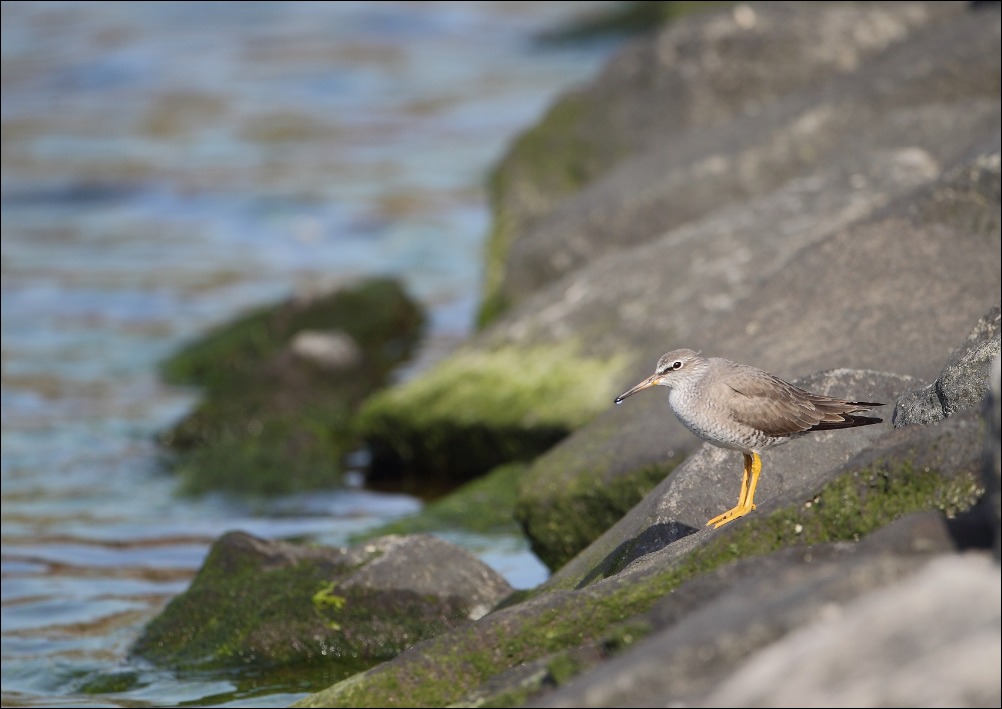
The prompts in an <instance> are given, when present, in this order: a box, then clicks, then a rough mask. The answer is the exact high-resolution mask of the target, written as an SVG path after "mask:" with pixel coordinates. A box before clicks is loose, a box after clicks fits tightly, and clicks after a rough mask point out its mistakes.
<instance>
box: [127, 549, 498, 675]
mask: <svg viewBox="0 0 1002 709" xmlns="http://www.w3.org/2000/svg"><path fill="white" fill-rule="evenodd" d="M446 559H448V560H450V562H451V565H450V568H449V570H448V573H446V572H444V571H443V572H442V573H441V574H438V577H437V578H436V579H434V581H433V582H432V581H428V580H427V579H426V578H425V576H426V574H424V573H423V571H424V570H426V569H427V568H434V567H436V566H439V565H442V564H444V563H445V560H446ZM376 561H378V562H379V563H378V565H377V566H376V567H372V566H371V565H372V564H373V563H374V562H376ZM510 591H511V588H510V586H508V584H507V583H506V582H505V581H504V580H503V579H502V578H501V577H500V576H499V575H497V574H496V573H495V572H493V571H492V570H491V569H489V568H488V567H486V566H485V565H484V564H483V563H482V562H480V561H479V560H477V559H476V558H475V557H473V556H472V555H470V554H469V553H467V552H465V551H464V550H462V549H460V548H459V547H455V546H453V545H451V544H448V543H447V542H444V541H442V540H439V539H435V538H434V537H428V536H422V535H413V536H410V537H396V536H387V537H381V538H380V539H378V540H373V541H370V542H367V543H366V544H364V545H359V546H355V547H350V548H339V547H312V546H304V545H296V544H290V543H287V542H280V541H269V540H264V539H259V538H256V537H252V536H251V535H249V534H246V533H243V532H230V533H228V534H226V535H224V536H223V537H221V538H220V539H219V540H218V541H217V542H216V543H215V544H214V545H213V547H212V549H211V550H210V551H209V554H208V556H207V558H206V560H205V562H204V563H203V565H202V567H201V569H199V571H198V574H197V575H196V576H195V578H194V580H193V581H192V583H191V586H190V587H189V588H188V590H187V591H185V592H184V593H182V594H181V595H179V596H177V597H175V598H174V599H173V600H172V601H171V602H170V603H169V604H168V605H167V607H166V608H165V609H164V611H163V612H162V613H161V614H160V615H159V616H157V617H156V618H154V620H153V621H152V622H150V623H149V625H147V626H146V628H145V630H144V632H143V634H142V636H141V637H140V638H139V640H138V642H137V643H136V644H135V646H134V647H133V649H132V652H133V654H135V655H138V656H141V657H143V658H145V659H147V660H149V661H151V662H153V663H155V664H158V665H163V666H167V667H170V668H173V669H178V670H195V669H208V668H225V667H248V666H252V667H258V668H274V667H281V666H291V665H310V664H319V665H327V666H330V665H334V666H336V667H338V668H340V667H346V668H349V669H354V670H358V669H361V668H364V667H366V666H369V665H371V664H373V663H374V662H376V661H379V660H385V659H387V658H390V657H393V656H395V655H397V654H399V653H400V652H402V651H403V650H404V649H406V648H407V647H410V646H411V645H413V644H414V643H416V642H419V641H421V640H422V639H425V638H428V637H432V636H434V635H437V634H439V633H441V632H442V631H444V630H446V629H448V628H451V627H454V626H456V625H458V624H463V623H467V622H469V621H470V620H471V618H475V617H479V616H480V615H482V614H483V613H484V612H486V609H487V608H490V607H491V606H493V605H494V604H495V603H496V602H497V601H498V600H500V599H501V598H503V597H504V596H505V595H507V594H508V593H509V592H510Z"/></svg>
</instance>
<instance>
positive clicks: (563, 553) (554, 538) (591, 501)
mask: <svg viewBox="0 0 1002 709" xmlns="http://www.w3.org/2000/svg"><path fill="white" fill-rule="evenodd" d="M556 462H557V461H556V460H553V459H552V457H550V456H547V455H544V456H542V457H541V458H540V459H538V460H537V461H536V463H534V464H533V466H532V468H531V469H530V470H529V471H528V472H527V473H526V474H525V475H523V476H522V481H523V482H522V485H521V486H520V489H519V497H518V502H517V503H516V507H515V514H516V518H517V519H518V521H519V523H520V524H521V526H522V530H523V531H524V533H525V535H526V537H528V539H529V543H530V545H531V547H532V551H533V552H534V553H535V554H536V556H538V557H539V559H540V561H542V562H543V563H544V564H546V566H547V567H549V569H550V570H551V571H552V570H555V569H559V568H560V567H561V566H563V565H564V564H565V563H567V562H568V561H570V560H571V559H573V558H574V557H575V556H576V555H577V554H578V552H580V551H581V550H582V549H585V548H586V547H587V546H588V545H589V544H591V543H592V542H593V541H595V540H596V539H598V538H599V537H600V536H601V535H602V533H603V532H605V530H607V529H608V528H609V527H611V526H612V525H613V524H615V523H616V522H617V521H618V520H619V519H620V518H621V517H622V516H623V515H625V514H626V513H627V512H629V511H630V510H631V509H632V508H633V506H634V505H636V504H637V503H638V502H640V500H642V499H643V498H644V496H645V495H646V494H647V493H649V492H650V491H651V490H653V489H654V487H655V486H656V485H657V484H658V483H659V482H661V481H662V480H664V478H665V477H667V476H668V475H669V474H670V473H671V471H672V470H674V469H675V466H676V465H677V464H678V463H677V462H669V463H665V464H654V463H652V464H651V465H647V466H644V467H641V468H637V469H635V470H631V471H629V472H627V473H622V474H619V475H615V476H611V477H608V476H606V475H605V474H604V472H605V469H603V468H601V467H598V466H596V467H594V468H592V469H590V470H584V471H578V475H575V476H573V477H572V478H569V479H568V482H569V483H571V484H569V485H567V486H565V487H562V488H560V490H559V491H555V490H552V489H546V490H539V489H538V483H539V481H540V480H542V479H546V480H549V481H551V482H552V481H553V480H554V479H555V476H552V475H547V474H546V473H539V472H538V470H537V469H542V468H549V467H550V466H552V465H554V464H555V463H556ZM537 493H538V494H537Z"/></svg>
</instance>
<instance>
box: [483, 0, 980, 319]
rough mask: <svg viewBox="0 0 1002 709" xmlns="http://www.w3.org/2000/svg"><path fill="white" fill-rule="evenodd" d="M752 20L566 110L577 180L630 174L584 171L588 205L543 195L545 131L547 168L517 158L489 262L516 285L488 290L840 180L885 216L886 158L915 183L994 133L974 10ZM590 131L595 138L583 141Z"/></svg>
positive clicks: (639, 65) (687, 42)
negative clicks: (902, 158)
mask: <svg viewBox="0 0 1002 709" xmlns="http://www.w3.org/2000/svg"><path fill="white" fill-rule="evenodd" d="M742 8H743V11H738V10H735V11H733V12H730V11H728V12H720V13H715V14H709V15H703V16H699V17H696V18H693V19H691V20H690V21H687V22H683V23H679V24H677V25H674V26H669V27H666V28H665V29H664V30H663V31H662V32H661V33H660V34H659V35H657V36H655V37H652V38H650V39H648V40H645V41H641V42H638V43H636V44H635V45H634V46H632V47H631V48H629V49H627V50H626V51H624V52H623V53H622V55H621V56H620V57H619V58H618V59H617V60H616V61H613V62H612V63H610V65H609V66H608V67H607V69H606V70H605V72H603V74H602V75H601V76H599V77H598V78H597V79H596V80H595V81H594V82H593V83H592V84H591V85H589V86H588V87H587V88H585V89H582V90H580V91H578V92H575V93H573V94H571V95H570V96H569V97H568V98H567V99H565V101H564V103H565V104H570V106H569V107H567V108H566V109H565V110H560V106H559V105H558V107H557V108H555V109H554V112H553V114H552V121H553V123H554V125H553V127H552V129H550V130H551V132H552V133H554V137H553V139H552V142H554V143H557V144H559V143H561V142H562V141H568V137H567V134H568V133H572V134H573V135H574V136H575V137H576V138H578V139H579V140H583V141H585V142H587V143H588V144H587V145H586V146H582V145H580V144H576V150H574V151H573V152H571V151H568V152H571V155H569V156H568V157H567V159H566V162H569V163H572V164H574V165H577V164H578V163H581V162H588V157H581V156H589V157H591V156H615V159H601V158H600V159H597V160H593V163H592V164H589V166H588V168H586V169H583V170H582V169H580V168H579V169H578V170H577V171H575V175H577V174H579V173H582V172H583V173H584V174H587V175H590V179H589V180H587V181H586V184H585V186H584V187H581V182H580V181H574V180H567V179H563V180H560V181H557V184H558V185H559V186H560V188H557V189H552V188H551V187H550V186H549V185H546V184H545V177H544V178H542V179H540V178H539V177H538V176H539V174H540V173H543V174H544V175H545V171H543V170H540V169H535V167H534V166H535V163H536V162H538V161H539V160H540V159H541V157H540V156H546V157H547V158H549V159H550V160H551V162H552V158H553V152H551V151H547V150H546V147H547V146H546V141H545V135H546V131H547V129H548V126H547V122H546V121H545V120H544V123H543V126H542V127H541V128H536V129H534V131H533V135H532V136H531V140H530V139H529V138H527V139H526V140H525V142H526V143H528V144H531V145H532V146H533V147H534V148H535V151H534V152H529V151H524V152H520V151H519V150H518V144H516V149H515V150H514V151H513V154H512V155H511V156H510V157H509V159H508V160H507V161H506V162H505V163H504V164H503V166H502V168H501V170H500V172H501V177H500V178H499V179H497V180H496V181H495V183H496V184H499V185H500V186H499V187H498V188H497V189H496V191H495V198H494V201H495V212H496V214H495V224H496V227H495V242H498V241H505V240H507V242H508V243H509V244H510V246H508V247H505V248H502V247H501V246H500V245H498V244H497V243H495V244H492V249H491V254H492V256H491V258H492V259H497V258H498V254H504V262H503V266H498V265H495V264H489V267H488V273H489V274H490V273H492V272H495V271H496V272H499V273H503V279H500V278H499V279H497V281H498V282H497V283H492V282H491V281H490V279H489V281H488V289H489V290H492V289H496V290H497V291H499V292H500V293H501V296H500V297H501V299H503V300H504V301H505V302H508V303H511V304H518V303H520V302H523V301H524V300H525V299H526V298H527V297H529V296H531V295H532V294H533V293H534V292H535V291H536V290H538V289H539V288H541V287H546V286H547V285H548V284H549V283H550V282H552V280H553V279H555V278H559V277H561V276H564V275H567V274H568V273H570V272H572V271H574V270H576V269H578V268H580V267H581V266H583V265H586V264H588V263H591V262H593V261H594V260H596V259H597V258H598V257H600V256H602V255H605V254H614V253H619V252H622V251H623V250H624V249H626V248H628V247H630V246H634V245H639V244H642V243H646V242H649V241H650V240H651V239H652V238H656V237H657V235H658V234H660V233H663V232H665V231H668V230H671V229H674V228H677V227H680V226H682V225H684V224H686V223H690V222H694V221H698V220H699V219H701V218H703V217H705V216H707V215H709V214H711V213H714V212H718V211H719V210H721V209H725V208H728V207H732V206H735V207H738V206H740V205H742V204H745V203H747V202H748V201H749V200H755V199H758V198H760V197H764V196H766V195H769V194H771V193H773V192H775V191H776V190H778V189H781V188H783V187H784V186H785V185H787V184H788V183H789V182H790V181H791V180H795V181H797V182H799V183H800V187H801V189H802V190H804V191H807V192H810V190H811V189H812V188H817V187H818V186H819V183H821V184H823V183H824V181H825V176H826V173H827V172H829V171H831V170H833V169H834V170H836V171H837V172H839V173H841V177H842V179H843V180H844V181H845V183H846V184H847V185H848V186H850V187H851V189H850V190H849V191H850V192H856V193H857V194H858V196H859V197H860V198H861V200H862V201H861V203H860V204H859V207H860V208H862V209H864V210H865V208H866V200H867V193H868V192H870V191H872V190H876V192H877V193H878V194H877V195H875V197H877V199H878V200H879V193H881V192H884V191H886V189H887V180H888V176H884V175H881V170H880V169H879V168H877V169H874V167H873V158H874V157H877V158H881V157H883V158H884V160H886V156H890V155H893V153H894V152H895V151H911V155H912V161H913V163H912V164H911V165H904V166H903V168H904V171H905V173H912V174H913V175H914V174H915V172H916V168H920V169H919V173H918V174H921V170H923V169H924V170H926V171H928V170H929V169H930V168H931V169H932V170H934V171H935V170H938V169H941V168H942V167H943V166H944V165H949V164H950V163H952V162H954V161H956V160H957V159H958V158H959V157H960V156H961V155H963V154H964V153H965V151H967V150H968V148H969V146H970V140H971V138H972V137H974V138H975V139H977V137H978V136H985V135H991V133H992V132H996V133H997V131H994V127H995V126H996V125H997V121H998V118H997V116H998V105H997V104H998V101H997V97H998V85H997V84H998V71H999V61H998V59H994V58H991V57H989V54H990V53H992V52H993V51H994V48H995V45H996V43H997V41H998V38H997V36H993V28H992V26H991V25H992V23H991V19H990V18H989V20H988V21H986V19H985V18H984V17H983V16H981V15H979V14H978V13H970V12H968V11H967V9H966V8H965V7H964V6H963V5H960V4H953V5H947V4H935V3H859V4H855V3H833V4H828V5H825V6H820V7H810V8H808V7H797V6H796V5H795V4H791V3H755V4H748V5H743V6H742ZM929 56H935V57H937V61H935V62H930V61H928V59H927V57H929ZM940 60H942V61H940ZM571 107H572V108H571ZM568 113H570V114H572V116H574V118H572V119H570V120H568V117H567V114H568ZM954 121H961V122H962V124H963V125H961V124H957V123H953V122H954ZM569 123H570V125H568V124H569ZM951 124H952V125H951ZM588 125H590V126H592V127H593V128H594V130H593V131H592V132H591V133H590V134H586V137H584V138H583V139H582V138H580V132H581V131H580V128H581V127H583V126H588ZM948 126H949V127H948ZM541 132H542V133H544V137H541V136H540V135H538V134H539V133H541ZM540 143H542V145H541V144H540ZM915 160H917V161H918V163H917V164H916V163H915V162H914V161H915ZM520 162H521V163H525V164H524V165H520V164H519V163H520ZM597 165H602V166H604V168H599V167H597ZM612 165H615V168H614V169H610V168H611V166H612ZM888 172H893V170H888ZM509 173H511V174H510V175H509ZM927 174H928V173H927ZM512 176H518V177H520V178H521V179H519V180H516V179H513V177H512ZM903 176H904V177H906V179H908V178H910V177H911V176H910V175H908V174H905V175H903ZM828 179H829V180H830V179H831V178H830V177H829V178H828ZM912 179H913V178H912ZM540 183H544V184H542V185H541V184H540ZM881 183H883V184H881ZM571 186H573V188H574V189H576V190H577V192H576V193H573V192H571V191H568V190H569V188H570V187H571ZM832 187H833V188H834V189H835V191H836V192H841V191H845V188H840V187H838V186H837V183H836V184H834V185H833V186H832ZM561 188H562V189H561ZM821 189H825V190H826V191H828V190H829V189H831V188H829V187H828V186H827V185H824V186H823V187H821ZM567 195H570V196H567ZM557 196H559V197H565V198H564V199H562V200H559V201H558V200H557V199H556V198H555V197H557ZM833 198H834V200H836V201H837V200H838V199H839V196H838V195H837V194H836V195H834V196H833ZM822 230H823V227H822ZM755 241H756V242H760V241H761V239H755ZM746 243H747V242H746ZM490 297H492V296H491V294H489V295H488V299H490Z"/></svg>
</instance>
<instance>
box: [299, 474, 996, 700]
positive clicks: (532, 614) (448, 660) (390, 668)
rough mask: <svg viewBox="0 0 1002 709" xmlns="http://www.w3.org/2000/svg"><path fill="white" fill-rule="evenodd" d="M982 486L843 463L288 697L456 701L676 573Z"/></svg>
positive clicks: (620, 624) (699, 571)
mask: <svg viewBox="0 0 1002 709" xmlns="http://www.w3.org/2000/svg"><path fill="white" fill-rule="evenodd" d="M981 492H982V491H981V490H980V488H979V487H978V485H977V482H976V475H975V474H974V473H960V474H957V475H953V476H948V477H947V476H941V475H939V474H938V473H936V471H931V470H927V469H917V468H913V467H912V466H911V465H910V464H908V463H900V464H898V465H894V464H890V463H888V464H887V465H884V466H881V467H878V468H873V469H866V470H854V471H851V472H847V473H845V474H844V475H842V476H840V477H839V478H838V479H836V480H835V481H833V482H832V483H831V484H830V485H828V486H827V487H826V488H825V489H824V490H823V491H822V492H821V493H820V494H818V495H817V496H816V497H815V498H814V499H813V500H812V501H811V504H810V505H805V504H801V503H798V504H795V505H790V506H788V507H785V508H782V509H780V510H778V511H776V512H775V513H773V514H771V515H768V516H764V517H758V518H747V519H745V520H742V524H737V525H733V526H730V527H727V528H725V529H722V530H704V531H702V532H699V533H697V534H694V535H692V536H691V537H688V538H687V539H686V540H685V541H684V542H682V543H681V544H679V545H678V546H675V545H673V546H675V549H676V550H677V552H676V553H674V554H673V555H671V556H670V557H669V558H664V559H662V562H663V563H659V564H647V565H644V566H642V567H635V568H634V567H631V569H630V570H629V571H628V572H626V573H621V572H622V571H623V569H625V564H624V565H623V566H617V567H616V568H614V569H607V573H605V574H601V573H600V574H597V575H591V576H590V578H589V579H588V580H587V581H585V582H583V583H582V584H579V585H577V586H576V587H575V588H573V589H566V590H550V591H549V592H546V593H543V594H539V595H536V594H528V598H527V597H526V595H523V596H522V599H523V602H522V603H519V604H516V605H510V604H506V606H505V607H504V608H502V609H500V610H498V611H495V612H494V613H491V614H489V615H488V616H486V617H485V618H483V619H481V620H480V621H478V622H477V623H476V624H474V625H470V626H466V627H462V628H458V629H456V630H454V631H451V632H449V633H447V634H445V635H443V636H440V637H436V638H434V639H432V640H430V641H429V642H427V643H425V644H423V645H422V647H421V652H414V651H410V652H407V653H405V654H403V655H401V656H399V657H397V658H395V659H394V660H392V661H390V662H388V663H383V664H382V665H380V666H378V667H375V668H373V669H371V670H369V671H367V672H365V673H363V674H360V675H356V676H354V677H351V678H349V679H347V680H344V681H342V682H339V683H338V684H335V685H333V686H332V687H330V688H328V689H326V690H324V691H322V692H319V693H317V694H313V695H310V696H308V697H305V698H304V699H302V700H300V701H299V702H298V703H297V704H296V705H295V706H303V707H311V706H329V707H338V706H354V707H393V706H448V705H451V704H457V703H458V704H463V703H464V702H465V701H466V699H467V698H468V697H471V696H475V695H476V693H477V692H478V690H479V688H481V687H483V686H485V685H487V684H488V683H490V682H491V681H492V680H494V681H495V682H498V684H503V683H501V682H499V681H498V679H497V678H499V677H500V676H501V675H503V674H504V673H507V672H510V671H511V669H512V668H515V667H521V666H524V665H525V664H527V663H532V662H535V661H537V660H540V659H546V658H550V659H549V660H547V662H551V663H552V662H553V661H554V660H557V661H559V658H560V657H561V656H562V654H563V653H566V652H568V651H569V650H571V649H573V648H578V647H585V646H589V645H598V646H600V647H603V648H606V649H607V650H609V651H614V650H615V649H617V648H618V647H621V646H623V645H625V644H629V643H632V642H635V641H636V640H638V639H640V638H641V637H643V635H644V634H645V632H647V629H648V628H649V627H650V626H648V625H647V624H646V623H645V622H644V617H643V614H645V613H647V612H648V611H649V610H650V609H651V608H652V606H653V605H654V604H655V603H656V602H657V601H659V600H660V599H662V598H664V597H665V596H666V595H667V594H670V593H671V592H672V591H673V590H675V589H677V588H678V587H679V586H680V585H681V584H682V583H684V582H686V581H687V580H689V579H693V578H695V577H697V576H700V575H703V574H707V573H709V572H712V571H715V570H717V569H719V568H721V567H723V566H726V565H728V564H730V563H732V562H734V561H735V560H737V559H742V558H749V557H754V556H763V555H767V554H771V553H772V552H775V551H780V550H783V549H786V548H789V547H791V546H797V547H799V546H805V545H806V546H810V545H813V544H823V543H826V542H831V541H848V542H853V541H857V540H859V539H860V538H862V537H864V536H866V535H867V534H869V533H871V532H873V531H874V530H876V529H879V528H881V527H883V526H886V525H888V524H890V523H891V522H892V521H894V520H895V519H898V518H899V517H901V516H903V515H905V514H908V513H909V512H913V511H918V510H935V509H939V510H942V511H946V512H947V513H948V514H953V513H957V512H960V511H964V510H967V509H970V507H971V506H973V504H974V503H975V501H976V500H977V499H978V498H979V496H980V494H981ZM677 544H678V543H677ZM668 550H669V549H666V550H665V551H668ZM626 556H628V555H626ZM598 582H601V583H598ZM561 670H562V673H561V674H562V675H563V676H564V680H565V681H566V680H567V679H569V678H570V676H573V674H575V668H574V667H573V666H569V667H568V666H562V667H561ZM549 681H556V678H555V676H551V677H550V678H549ZM528 692H531V689H530V690H528ZM489 694H490V695H491V696H493V697H494V698H495V699H497V698H498V697H505V696H507V697H508V698H509V699H512V700H515V699H516V695H517V701H516V703H518V702H521V701H524V699H525V693H523V694H518V693H516V695H511V694H507V695H506V694H505V693H504V692H500V691H493V692H490V693H489ZM491 701H492V702H493V700H491ZM490 705H498V704H493V703H491V704H490Z"/></svg>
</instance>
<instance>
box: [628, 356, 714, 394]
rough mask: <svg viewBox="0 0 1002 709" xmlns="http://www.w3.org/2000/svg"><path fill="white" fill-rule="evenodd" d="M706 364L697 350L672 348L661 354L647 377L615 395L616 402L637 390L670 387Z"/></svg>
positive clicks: (692, 374) (695, 372)
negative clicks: (651, 372) (652, 372)
mask: <svg viewBox="0 0 1002 709" xmlns="http://www.w3.org/2000/svg"><path fill="white" fill-rule="evenodd" d="M705 364H706V360H705V359H703V358H702V357H700V356H699V353H698V352H693V351H692V350H672V351H671V352H667V353H665V354H663V355H661V359H659V360H658V365H657V366H656V367H655V368H654V374H652V375H651V376H649V377H647V379H645V380H643V381H642V382H640V383H639V384H637V385H636V386H635V387H633V388H632V389H630V390H629V391H625V392H623V393H622V394H620V395H619V396H617V397H616V403H617V404H620V403H622V401H623V399H625V398H626V397H628V396H633V395H634V394H636V393H637V392H638V391H641V390H643V389H647V388H648V387H652V386H663V387H671V386H676V385H677V384H679V383H680V382H682V381H684V380H686V379H688V378H690V377H692V376H694V375H695V374H697V373H698V372H699V371H700V370H701V369H702V368H703V367H704V366H705Z"/></svg>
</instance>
